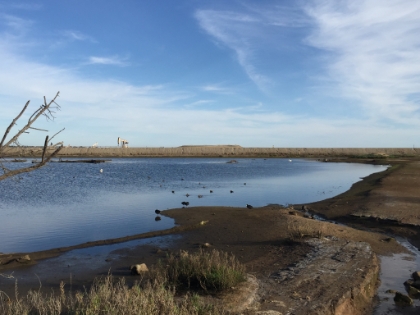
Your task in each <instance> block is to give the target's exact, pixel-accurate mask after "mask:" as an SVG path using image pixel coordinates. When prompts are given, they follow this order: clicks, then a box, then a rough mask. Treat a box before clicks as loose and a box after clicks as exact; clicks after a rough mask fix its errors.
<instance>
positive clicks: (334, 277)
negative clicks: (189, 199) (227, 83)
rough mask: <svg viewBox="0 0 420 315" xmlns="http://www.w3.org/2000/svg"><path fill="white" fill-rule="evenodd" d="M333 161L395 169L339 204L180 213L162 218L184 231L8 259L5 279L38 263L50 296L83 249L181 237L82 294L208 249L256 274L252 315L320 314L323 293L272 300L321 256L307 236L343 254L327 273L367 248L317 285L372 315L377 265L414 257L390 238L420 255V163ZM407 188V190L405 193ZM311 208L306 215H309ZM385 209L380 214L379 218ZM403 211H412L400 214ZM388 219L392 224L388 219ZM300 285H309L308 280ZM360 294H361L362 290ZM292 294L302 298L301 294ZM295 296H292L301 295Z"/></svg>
mask: <svg viewBox="0 0 420 315" xmlns="http://www.w3.org/2000/svg"><path fill="white" fill-rule="evenodd" d="M329 161H331V162H333V161H340V162H343V161H347V162H362V163H373V164H387V165H388V164H389V165H391V167H390V168H389V169H387V170H386V171H384V172H381V173H376V174H372V175H370V176H368V177H366V178H364V179H363V180H362V181H360V182H358V183H356V184H354V185H353V186H352V187H351V189H350V190H349V191H347V192H345V193H343V194H341V195H339V196H336V197H334V198H331V199H327V200H323V201H320V202H316V203H313V204H308V205H294V206H293V207H290V208H283V207H281V206H276V205H270V206H267V207H262V208H255V209H252V210H247V209H243V208H231V207H198V208H190V209H172V210H166V211H162V214H163V215H167V216H169V217H172V218H174V219H175V222H176V227H174V228H172V229H169V230H165V231H156V232H150V233H145V234H139V235H134V236H129V237H126V238H120V239H113V240H105V241H98V242H88V243H85V244H80V245H77V246H71V247H67V248H58V249H52V250H49V251H42V252H35V253H17V254H8V255H4V254H3V255H1V254H0V273H3V274H10V273H12V272H14V271H16V273H15V275H17V274H25V273H26V274H30V273H31V272H32V271H31V268H34V266H36V263H37V262H38V264H41V265H44V266H45V268H46V269H48V270H50V274H47V275H45V276H44V277H45V278H44V279H43V282H44V281H45V283H46V284H45V285H44V286H43V287H44V289H46V290H48V289H51V288H57V287H58V285H59V282H60V281H62V280H63V278H64V277H65V276H63V272H61V273H60V272H58V271H54V270H57V269H60V268H63V266H57V265H54V263H53V262H52V261H53V259H47V258H51V257H57V256H59V255H62V254H63V253H64V252H69V251H72V250H75V249H80V248H89V247H94V246H106V245H109V244H114V243H119V242H126V241H129V240H132V239H139V238H153V237H156V236H164V235H174V234H176V235H178V236H180V237H178V238H177V239H176V240H173V241H172V242H171V244H170V246H169V248H160V247H159V246H155V245H153V246H138V247H136V248H134V249H132V248H130V249H119V250H118V252H117V253H110V254H109V257H108V258H107V259H106V260H107V261H106V263H103V264H102V265H101V266H100V267H97V268H93V270H88V271H86V272H82V271H81V270H78V271H79V272H78V274H76V273H75V274H73V280H72V282H73V284H72V285H74V287H75V288H77V287H82V286H84V285H88V284H89V283H90V282H91V281H92V280H93V278H94V277H96V276H98V275H103V274H107V272H112V273H113V274H115V275H118V276H123V277H128V279H129V280H128V281H130V279H132V278H130V276H129V272H128V268H127V266H129V265H130V264H132V263H141V262H146V263H147V264H153V263H155V262H156V261H157V260H158V259H159V258H160V257H161V255H162V253H166V252H167V251H168V250H169V251H177V250H180V249H182V250H190V251H194V250H197V249H198V248H200V246H201V247H202V246H203V244H205V243H208V244H210V247H211V248H216V249H218V250H224V251H229V252H232V253H233V254H235V256H237V257H238V258H239V259H240V260H241V261H242V262H243V263H244V264H246V266H247V269H248V270H249V272H250V273H251V274H253V275H254V276H255V277H256V279H258V281H259V285H260V289H259V293H258V294H257V296H256V298H255V301H254V303H253V305H254V306H253V307H254V308H252V307H251V308H249V309H248V311H249V314H254V313H255V312H256V310H257V309H258V310H276V311H279V312H285V311H286V308H287V307H292V305H294V306H293V307H297V306H296V305H295V304H296V303H295V302H296V299H298V301H301V302H302V303H301V304H302V305H312V307H313V306H314V304H313V303H314V302H312V303H311V302H310V301H311V300H312V301H314V297H315V296H316V294H317V293H316V292H315V291H311V290H307V289H306V288H305V287H299V290H300V291H299V292H300V293H299V294H300V297H299V298H297V297H296V296H295V297H290V296H280V295H278V294H277V295H276V294H274V293H269V292H277V291H276V290H278V288H277V287H278V285H279V284H280V282H276V281H277V280H276V278H275V277H272V276H271V275H273V274H276V273H280V274H281V273H282V272H283V271H282V270H289V269H288V268H291V267H290V266H293V265H294V264H296V263H298V262H299V261H302V260H303V259H305V257H307V255H309V254H310V253H311V252H313V251H314V248H315V247H316V246H315V245H313V244H312V245H310V244H309V245H308V243H307V242H306V236H312V237H315V238H316V239H318V240H319V241H320V242H321V243H322V244H326V245H322V244H321V243H320V244H321V245H317V246H318V247H320V248H325V249H328V250H332V248H334V246H336V248H337V250H336V252H331V253H327V254H328V255H329V256H328V255H327V254H325V257H324V259H325V260H323V261H321V260H320V261H319V262H318V263H319V264H321V265H325V261H329V260H330V259H331V258H332V257H336V256H337V253H339V252H341V251H342V248H344V247H343V246H344V245H345V244H355V245H351V246H350V245H348V246H350V247H351V250H350V252H351V251H353V252H354V251H355V250H356V249H357V246H356V245H357V244H358V243H361V244H366V246H362V247H363V249H360V254H358V255H359V256H357V257H358V258H357V259H356V260H354V261H352V260H350V261H347V263H349V264H348V265H346V264H345V263H344V260H343V264H339V265H336V266H334V268H332V269H334V270H341V271H340V273H338V272H333V273H332V274H331V275H330V276H331V279H329V278H319V279H318V280H317V281H318V282H319V288H320V289H322V288H323V287H322V284H323V283H324V284H325V285H327V284H328V283H333V282H334V281H340V289H339V288H335V290H334V294H335V293H337V292H340V294H342V296H346V294H348V293H346V292H356V291H357V290H358V291H357V292H360V294H359V295H357V298H351V297H350V298H348V299H344V300H340V301H341V302H339V300H337V299H335V298H334V297H333V296H325V297H323V298H322V299H321V297H320V296H318V297H317V300H319V301H321V300H322V301H324V302H323V303H333V304H334V303H335V305H336V307H337V309H339V305H341V306H342V307H344V306H343V305H347V306H348V305H351V307H352V309H353V311H354V312H356V313H359V314H369V313H370V312H371V307H372V305H371V301H372V296H373V295H372V294H373V293H374V289H372V286H375V285H377V283H376V277H377V273H378V265H377V262H376V263H375V261H376V255H389V254H391V253H398V252H404V251H406V250H405V248H403V247H402V246H400V245H399V244H398V243H397V242H395V240H393V238H392V237H390V235H398V236H402V237H406V238H407V239H409V240H410V242H411V243H412V244H414V245H415V246H416V247H417V248H420V228H419V221H417V220H420V198H419V197H418V196H417V194H416V192H417V190H415V187H419V186H420V176H419V175H420V162H418V161H417V160H416V159H412V158H410V159H404V160H403V159H398V160H396V159H379V160H378V159H364V160H361V159H356V160H354V159H348V158H339V159H337V158H334V159H329ZM401 182H404V183H406V184H404V185H401ZM410 187H414V189H410ZM303 206H304V209H305V210H303V211H302V208H303ZM378 208H379V209H380V211H378ZM401 208H403V209H404V210H405V211H399V210H400V209H401ZM311 213H312V214H317V215H321V216H324V217H325V218H327V219H329V220H332V221H335V222H337V223H343V224H346V226H343V225H340V224H334V223H328V222H320V221H317V220H313V219H311V217H310V214H311ZM384 213H385V214H386V216H384ZM308 214H309V215H308ZM296 229H299V231H300V233H301V234H307V235H304V236H305V237H304V238H302V240H300V239H297V240H293V241H291V238H290V235H291V233H293V232H296ZM331 240H333V241H331ZM341 242H344V243H341ZM346 242H347V243H346ZM333 244H334V246H333ZM340 244H341V245H340ZM314 246H315V247H314ZM337 246H338V247H337ZM358 252H359V250H358ZM318 253H319V254H316V255H319V256H320V257H321V256H322V255H324V254H322V253H323V252H318ZM26 254H27V255H29V257H30V260H25V259H23V257H24V256H25V255H26ZM116 254H117V255H116ZM353 254H354V253H353ZM355 257H356V256H355ZM335 260H336V259H335ZM356 263H362V265H363V264H365V265H368V266H371V267H370V268H367V269H366V268H359V269H361V270H363V272H362V274H361V275H360V278H355V277H352V278H351V279H347V278H346V279H345V280H339V279H340V274H343V272H344V274H346V272H347V273H351V272H353V271H351V270H352V269H351V268H352V266H354V265H355V264H356ZM68 268H69V269H68V270H67V271H66V270H65V271H64V274H65V273H66V272H67V273H69V272H73V271H75V270H71V268H70V264H69V267H68ZM340 268H341V269H340ZM343 268H344V269H343ZM346 268H347V269H346ZM354 272H355V271H354ZM329 273H331V272H329ZM267 275H268V276H267ZM299 277H303V278H302V279H300V278H299ZM311 277H312V278H313V275H307V276H306V278H304V275H299V274H297V275H296V277H294V278H293V279H294V280H293V281H289V280H287V279H286V280H287V281H286V280H284V281H286V282H282V283H281V288H282V290H281V291H282V292H288V291H287V290H288V288H290V290H292V289H293V288H295V287H296V281H298V282H299V281H300V282H303V283H305V281H312V280H313V279H312V278H311ZM23 278H24V277H23ZM26 278H28V276H26ZM64 279H65V278H64ZM310 279H312V280H310ZM361 279H363V281H361ZM37 281H38V280H37ZM329 281H332V282H329ZM343 281H344V282H345V285H344V283H343ZM366 281H367V282H366ZM6 282H7V283H6ZM19 282H20V285H19V286H20V290H21V291H22V292H23V293H24V292H25V290H29V289H31V288H34V286H36V285H35V284H34V283H35V282H30V281H28V282H27V283H26V284H25V281H21V280H19ZM67 282H68V281H67ZM300 282H299V283H300ZM362 283H364V284H365V287H366V288H367V286H369V289H366V290H365V289H363V288H362V287H360V285H361V284H362ZM330 285H331V284H330ZM310 287H311V286H310ZM356 288H359V289H357V290H356ZM9 289H10V290H11V292H13V290H14V283H13V281H2V282H1V288H0V290H4V291H7V290H9ZM324 289H326V287H325V288H324ZM349 290H350V291H349ZM355 290H356V291H355ZM290 292H292V293H293V292H296V289H293V290H292V291H290ZM290 292H289V293H290ZM292 293H290V294H289V295H293V294H292ZM331 294H333V292H331ZM331 294H330V295H331ZM276 299H281V301H283V302H282V303H283V304H284V305H283V304H281V303H280V304H281V305H280V304H279V305H280V306H279V305H277V304H276V305H277V306H275V305H273V304H272V303H269V301H273V300H276ZM305 299H306V300H305ZM308 299H309V300H308ZM304 300H305V301H306V302H304ZM356 300H357V301H356ZM294 301H295V302H294ZM340 303H341V304H340ZM349 303H350V304H349ZM298 304H299V303H298ZM299 305H300V304H299ZM256 308H257V309H256ZM298 313H299V312H297V313H296V314H298ZM300 313H301V314H305V308H302V310H301V312H300ZM321 313H322V312H321ZM325 314H326V313H325Z"/></svg>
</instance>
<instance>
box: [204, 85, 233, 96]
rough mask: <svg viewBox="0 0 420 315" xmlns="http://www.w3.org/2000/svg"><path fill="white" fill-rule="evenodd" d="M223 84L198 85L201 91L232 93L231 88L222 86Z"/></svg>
mask: <svg viewBox="0 0 420 315" xmlns="http://www.w3.org/2000/svg"><path fill="white" fill-rule="evenodd" d="M224 85H225V84H222V83H220V84H206V85H203V86H201V87H200V89H201V90H202V91H205V92H214V93H219V94H229V93H232V89H231V88H229V87H226V86H224Z"/></svg>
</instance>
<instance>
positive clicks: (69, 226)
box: [0, 158, 386, 252]
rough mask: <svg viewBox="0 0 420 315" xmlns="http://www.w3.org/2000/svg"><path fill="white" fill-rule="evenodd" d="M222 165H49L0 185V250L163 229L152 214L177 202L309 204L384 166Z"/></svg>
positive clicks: (166, 223)
mask: <svg viewBox="0 0 420 315" xmlns="http://www.w3.org/2000/svg"><path fill="white" fill-rule="evenodd" d="M227 161H229V159H221V158H218V159H204V158H199V159H198V158H195V159H189V158H155V159H151V158H150V159H149V158H142V159H112V161H111V162H109V163H105V164H85V163H50V164H49V165H47V166H46V167H44V168H42V169H40V170H37V171H35V172H32V173H28V174H25V175H23V176H21V178H20V179H19V180H15V179H7V180H4V181H0V198H1V199H0V240H1V242H0V252H20V251H25V252H26V251H37V250H43V249H50V248H55V247H62V246H69V245H75V244H79V243H83V242H87V241H94V240H100V239H108V238H115V237H122V236H126V235H132V234H138V233H143V232H147V231H152V230H158V229H166V228H170V227H172V226H173V225H174V222H173V220H172V219H169V218H165V217H162V220H161V221H155V216H156V215H155V213H154V210H155V209H160V210H163V209H170V208H177V207H181V206H182V205H181V202H182V201H188V202H189V203H190V207H191V206H209V205H223V206H240V207H245V205H246V204H247V203H249V204H252V205H253V206H257V207H258V206H265V205H267V204H271V203H273V204H282V205H287V204H295V203H309V202H314V201H318V200H322V199H326V198H330V197H332V196H335V195H337V194H340V193H342V192H344V191H346V190H348V189H349V188H350V186H351V185H352V184H353V183H355V182H356V181H359V180H360V178H361V177H365V176H367V175H369V174H371V173H374V172H379V171H382V170H384V169H385V168H386V167H384V166H373V165H363V164H349V163H322V162H316V161H311V160H303V159H296V160H293V161H289V160H288V159H267V160H264V159H237V161H238V163H236V164H229V163H226V162H227ZM25 165H28V164H25ZM9 166H10V167H22V166H23V164H22V163H9ZM100 169H103V173H100V171H99V170H100ZM244 183H246V185H244ZM210 190H213V193H210ZM231 190H232V191H233V193H231V192H230V191H231ZM172 191H174V193H172ZM186 194H189V195H190V196H189V197H186ZM198 195H202V196H203V197H202V198H198Z"/></svg>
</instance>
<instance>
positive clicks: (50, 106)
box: [0, 92, 64, 180]
mask: <svg viewBox="0 0 420 315" xmlns="http://www.w3.org/2000/svg"><path fill="white" fill-rule="evenodd" d="M59 94H60V92H57V94H56V95H55V97H54V98H53V99H52V100H51V101H50V102H48V103H47V99H46V98H45V96H44V104H42V105H41V106H40V107H39V108H38V109H37V110H35V111H34V113H33V114H32V115H31V116H30V117H29V120H28V122H27V123H26V125H25V126H23V128H22V129H20V130H19V131H18V132H16V134H15V135H14V136H12V137H11V138H10V140H9V141H7V142H6V143H5V141H6V139H7V137H8V135H9V133H10V131H11V130H12V128H13V127H14V126H15V125H16V122H17V121H18V120H19V118H20V117H21V116H22V115H23V113H24V112H25V111H26V109H27V108H28V105H29V102H30V101H27V102H26V104H25V106H24V107H23V109H22V110H21V112H20V113H19V115H17V116H16V118H15V119H13V121H12V122H11V124H10V125H9V126H8V127H7V129H6V131H5V133H4V135H3V138H2V140H1V142H0V158H3V156H4V151H5V149H6V148H9V147H10V146H11V145H12V144H15V145H16V146H20V144H19V137H20V136H21V135H22V134H23V133H29V132H28V131H27V130H28V129H31V130H36V131H48V130H45V129H39V128H35V127H32V124H33V123H34V122H35V121H36V120H37V119H38V118H39V117H41V116H44V117H45V118H46V119H47V120H54V118H55V117H54V114H55V110H60V105H58V104H57V102H56V99H57V98H58V96H59ZM63 130H64V128H63V129H62V130H60V131H59V132H57V133H56V134H54V135H53V136H52V137H51V138H49V136H47V137H46V138H45V142H44V145H43V148H42V159H41V162H38V163H36V164H35V165H32V166H30V167H23V168H19V169H15V170H9V169H7V168H6V167H5V166H4V165H3V163H2V162H1V161H0V168H1V170H2V171H3V174H1V175H0V180H3V179H6V178H8V177H11V176H16V175H18V174H22V173H27V172H31V171H33V170H36V169H38V168H40V167H42V166H44V165H45V164H47V163H48V162H49V161H50V160H51V159H52V158H53V157H54V156H56V155H57V154H58V152H60V150H61V149H62V148H63V142H58V143H56V144H55V145H54V146H53V148H54V151H53V152H51V150H48V149H49V148H50V147H49V146H48V140H52V139H53V138H54V137H55V136H56V135H58V134H59V133H60V132H62V131H63Z"/></svg>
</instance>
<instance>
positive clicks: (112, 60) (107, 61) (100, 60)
mask: <svg viewBox="0 0 420 315" xmlns="http://www.w3.org/2000/svg"><path fill="white" fill-rule="evenodd" d="M88 64H100V65H111V66H127V65H128V63H127V61H126V58H121V57H119V56H111V57H97V56H91V57H89V60H88Z"/></svg>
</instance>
